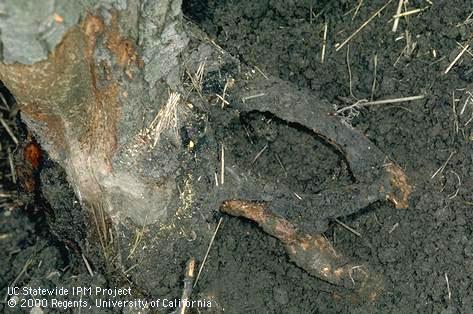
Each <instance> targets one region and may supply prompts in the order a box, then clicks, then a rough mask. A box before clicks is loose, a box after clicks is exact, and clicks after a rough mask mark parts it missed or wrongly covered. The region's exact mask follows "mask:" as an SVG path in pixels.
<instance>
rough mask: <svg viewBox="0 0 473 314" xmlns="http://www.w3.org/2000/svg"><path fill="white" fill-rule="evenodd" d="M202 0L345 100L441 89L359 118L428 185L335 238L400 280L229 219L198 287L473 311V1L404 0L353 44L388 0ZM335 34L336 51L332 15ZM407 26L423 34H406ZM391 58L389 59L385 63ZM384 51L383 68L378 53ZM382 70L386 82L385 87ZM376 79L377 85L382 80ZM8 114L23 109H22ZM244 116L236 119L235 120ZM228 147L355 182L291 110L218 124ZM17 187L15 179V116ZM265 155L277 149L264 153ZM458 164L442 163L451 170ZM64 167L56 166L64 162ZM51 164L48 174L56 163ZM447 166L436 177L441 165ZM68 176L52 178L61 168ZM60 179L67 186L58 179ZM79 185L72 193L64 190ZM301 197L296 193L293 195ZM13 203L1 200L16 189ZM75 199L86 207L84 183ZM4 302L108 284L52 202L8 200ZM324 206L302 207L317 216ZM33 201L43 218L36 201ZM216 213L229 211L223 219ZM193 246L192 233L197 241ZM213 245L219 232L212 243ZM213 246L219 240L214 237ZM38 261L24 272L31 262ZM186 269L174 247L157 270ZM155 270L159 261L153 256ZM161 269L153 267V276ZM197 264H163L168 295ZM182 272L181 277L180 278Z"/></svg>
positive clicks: (231, 31)
mask: <svg viewBox="0 0 473 314" xmlns="http://www.w3.org/2000/svg"><path fill="white" fill-rule="evenodd" d="M357 3H359V2H357V1H317V2H316V3H314V2H312V1H283V0H266V1H265V0H263V1H250V0H241V1H236V0H224V1H216V0H200V1H198V0H188V1H185V3H184V8H185V14H186V16H187V18H188V19H190V20H192V21H193V22H195V23H197V24H198V25H199V26H200V27H201V28H203V29H204V30H205V31H206V32H207V33H208V34H209V35H210V36H211V38H213V39H214V41H215V43H216V44H218V45H220V46H221V47H222V48H223V49H225V50H227V51H229V52H230V53H232V54H233V55H234V56H237V57H239V58H240V60H241V61H243V62H245V63H246V64H249V65H252V66H254V67H255V71H262V72H264V73H267V74H270V75H274V76H277V77H280V78H282V79H284V80H287V81H290V82H292V83H293V84H295V85H296V86H298V87H300V88H306V89H310V90H311V91H312V92H313V93H314V94H316V95H319V97H320V98H325V99H328V100H329V101H330V102H331V103H333V104H334V105H336V106H338V107H341V106H345V105H349V104H352V103H354V102H356V100H357V99H368V100H371V99H373V100H381V99H392V98H399V97H407V96H415V95H420V94H423V95H426V97H425V99H423V100H417V101H413V102H401V103H397V104H387V105H378V106H370V107H367V108H363V109H359V110H358V112H359V115H357V116H355V117H353V119H352V120H351V124H352V126H353V127H354V128H356V129H357V130H360V131H362V132H363V133H364V134H365V135H366V136H367V137H368V138H369V139H370V140H371V141H372V142H373V143H374V144H376V145H377V146H378V147H379V148H380V149H381V150H382V151H384V152H385V153H386V154H387V155H388V156H389V157H390V158H391V159H392V160H394V161H395V162H397V163H398V164H399V165H401V166H402V167H403V168H404V169H405V171H406V173H407V175H408V177H409V179H410V182H411V184H412V185H413V186H414V192H413V194H412V196H411V199H410V205H409V208H408V209H403V210H400V209H395V208H394V207H393V206H392V205H391V204H388V203H376V204H373V205H372V206H370V207H369V208H366V209H363V210H362V211H361V212H359V213H357V214H355V215H353V216H350V217H340V218H339V219H340V220H341V221H343V222H344V223H346V224H348V225H349V226H350V227H352V228H353V229H355V230H356V231H357V232H359V233H360V234H361V236H360V237H358V236H356V235H355V234H354V233H352V232H350V231H348V230H347V229H345V228H343V227H342V226H341V225H339V224H337V223H333V224H332V225H331V226H330V228H329V229H328V231H327V232H326V233H325V235H326V236H327V238H328V239H329V240H330V241H331V243H332V244H333V246H334V248H335V249H336V250H337V251H338V252H341V253H342V254H344V255H346V256H347V257H348V258H350V259H352V260H360V261H366V262H367V263H368V264H369V265H370V267H371V268H372V269H373V271H375V272H378V273H380V274H381V275H382V276H383V278H384V283H385V291H384V293H383V294H382V295H381V296H380V297H379V298H378V299H377V300H376V301H375V302H373V303H367V302H365V301H361V300H357V299H356V298H352V297H350V294H349V293H348V292H347V293H344V292H343V291H341V292H340V290H337V292H336V293H334V291H335V289H334V288H333V287H332V286H331V285H329V284H327V283H325V282H323V281H321V280H319V279H317V278H314V277H312V276H310V275H308V274H307V273H306V272H304V271H303V270H301V269H300V268H298V267H297V266H295V265H294V264H292V263H291V262H290V261H289V259H288V257H287V256H286V254H285V252H284V249H283V248H282V246H281V245H280V243H278V241H277V240H276V239H274V238H272V237H270V236H268V235H267V234H265V233H264V232H262V231H261V230H260V229H259V228H258V227H257V226H256V225H255V224H253V223H251V222H248V221H245V220H242V219H238V218H231V217H226V216H223V223H222V225H221V226H220V229H219V231H218V233H217V236H216V238H215V242H214V244H213V246H212V249H211V250H210V254H209V257H208V259H207V262H206V264H205V268H204V270H203V272H202V274H201V277H200V279H199V282H198V284H197V286H196V288H195V290H194V292H193V296H194V298H198V297H200V298H206V299H212V300H213V302H214V306H213V308H212V311H210V312H215V313H220V312H223V311H225V312H227V313H418V312H419V313H467V312H470V311H472V310H473V293H472V292H471V291H472V289H473V286H472V283H471V281H472V277H473V229H472V227H471V226H470V224H469V223H468V222H469V221H472V219H473V195H471V187H472V184H473V179H472V174H473V165H472V164H473V153H472V150H471V148H470V147H471V145H472V141H473V129H472V126H473V121H472V122H470V118H471V117H472V116H473V101H470V100H469V99H468V96H469V94H468V93H469V92H473V85H472V82H473V71H472V66H473V62H472V57H471V52H470V51H466V52H465V53H464V54H463V56H462V57H461V58H460V59H459V60H457V61H456V63H455V65H454V66H453V67H452V68H451V69H450V70H449V71H448V73H446V74H445V73H444V72H445V71H446V69H447V68H448V67H449V65H450V64H451V63H452V62H453V61H454V60H455V57H456V56H457V55H458V54H459V53H460V52H461V50H462V47H461V46H459V44H461V45H466V44H468V42H469V40H470V38H471V34H472V32H473V19H471V20H467V18H468V16H469V14H470V12H472V11H473V4H472V3H471V2H470V1H464V0H455V1H441V2H435V4H433V5H429V2H428V1H421V0H417V1H409V3H408V4H407V8H405V9H404V10H405V11H409V10H412V9H415V8H423V7H425V6H428V8H426V9H425V10H424V11H423V12H421V13H417V14H412V15H410V16H408V17H407V18H401V20H400V22H399V29H398V31H397V32H396V33H393V32H392V31H391V28H392V24H393V22H392V20H391V17H392V16H393V15H394V14H395V11H396V8H397V1H391V3H390V4H389V5H388V6H387V7H386V9H385V10H384V11H383V12H382V13H381V15H380V16H379V17H376V18H374V19H373V20H371V22H370V23H369V24H368V25H367V26H366V27H364V28H363V29H362V30H361V31H360V32H359V33H358V34H357V35H356V36H355V37H353V38H352V39H351V40H350V41H349V42H348V44H346V45H345V46H344V47H342V48H341V49H340V50H339V51H336V47H337V46H336V44H337V43H342V42H343V41H344V40H345V39H346V38H348V37H349V36H350V35H351V34H353V32H354V31H355V30H356V29H357V28H358V27H359V26H360V25H361V24H362V23H363V22H364V21H366V20H367V19H368V18H369V17H370V16H372V15H373V14H374V12H376V10H378V9H379V8H381V7H382V6H383V5H384V4H385V3H386V2H385V1H362V2H361V5H360V7H359V8H357ZM325 23H327V25H328V27H327V40H326V46H325V56H324V61H323V62H322V61H321V52H322V50H323V44H324V41H323V35H324V25H325ZM406 38H409V39H408V40H406ZM375 58H376V60H377V62H375V61H374V60H375ZM375 64H376V66H375ZM373 82H375V83H374V84H373ZM373 86H374V87H373ZM2 113H4V118H7V116H6V113H5V112H2ZM227 121H228V120H227ZM215 130H216V131H215V136H216V137H217V139H218V141H219V142H223V143H224V146H225V148H226V155H228V156H231V157H232V160H233V161H234V162H235V163H237V164H238V165H239V166H240V167H241V168H245V169H249V171H250V172H252V173H253V174H254V175H256V176H258V177H260V178H261V179H262V181H265V180H266V181H268V182H271V183H272V184H275V185H276V186H277V185H278V184H280V185H285V186H290V187H291V188H292V189H293V191H294V193H296V194H297V193H301V194H304V193H317V192H318V191H321V190H324V189H327V188H329V187H334V186H339V185H346V184H350V182H351V180H352V178H351V177H350V172H349V169H348V168H347V165H346V163H345V160H344V159H343V156H341V155H339V154H338V153H337V152H336V151H334V150H333V148H332V147H330V146H328V145H327V144H326V143H324V142H323V141H321V140H320V139H318V138H317V137H315V136H314V135H313V134H311V133H310V132H307V131H305V130H302V129H299V128H296V127H294V126H292V125H290V124H287V123H285V122H284V121H280V120H278V119H277V118H274V117H271V116H268V115H263V114H256V113H251V114H247V115H244V116H240V117H237V116H235V117H233V118H232V119H230V121H229V122H228V123H225V124H223V125H221V126H218V127H215ZM0 132H1V137H0V141H1V144H2V150H1V151H0V152H1V160H0V167H1V177H0V178H1V180H2V181H1V182H0V184H2V190H10V191H11V190H12V189H13V185H12V184H11V177H10V176H8V174H9V173H10V169H9V165H8V162H7V156H8V155H7V150H6V147H8V146H11V147H14V146H13V145H12V142H11V139H10V138H9V137H8V135H7V134H6V133H5V132H4V130H3V129H2V128H0ZM260 152H262V153H261V154H259V153H260ZM440 167H442V169H441V170H440V171H438V172H437V170H438V169H439V168H440ZM48 171H54V170H48ZM46 173H48V172H46ZM434 174H435V175H434ZM56 177H60V174H59V175H51V176H50V178H56ZM52 186H54V185H52ZM64 193H66V192H64ZM296 194H294V195H290V196H288V199H287V202H288V204H290V202H291V198H292V197H294V198H295V197H297V195H296ZM0 200H1V199H0ZM70 202H71V204H66V205H67V206H66V205H64V206H66V207H68V208H70V207H72V206H75V205H74V203H73V202H74V199H73V197H72V195H71V199H70ZM0 204H1V208H0V237H1V238H0V256H1V258H0V311H1V310H2V306H4V305H3V304H1V301H2V300H3V295H4V294H3V293H5V292H6V286H7V285H9V284H11V283H12V282H14V280H15V278H17V276H18V275H19V274H21V276H20V277H19V278H18V279H17V283H18V284H22V285H26V284H29V285H49V286H51V287H54V286H66V287H67V286H68V287H71V286H78V285H81V284H83V285H84V284H86V285H91V284H94V285H104V284H106V282H105V281H104V280H103V279H101V278H102V277H101V276H96V277H94V281H93V282H92V283H91V282H90V281H91V279H90V277H89V275H88V273H87V270H86V269H85V266H84V263H83V262H82V260H81V259H80V257H77V256H76V255H74V254H73V252H68V251H67V249H65V247H66V246H65V245H64V243H58V242H57V241H56V240H55V237H54V235H51V234H50V233H48V232H47V229H45V228H46V227H45V224H44V221H43V219H42V218H38V217H41V215H37V213H36V212H37V211H41V209H42V208H43V207H42V205H43V204H41V203H37V204H36V206H35V207H34V208H29V210H28V212H29V215H25V210H24V209H22V207H21V206H20V205H19V204H16V203H14V201H13V200H12V201H9V203H8V205H7V203H4V202H3V201H2V202H1V203H0ZM316 210H317V209H316V208H307V209H304V211H302V212H301V213H300V215H301V216H302V218H301V219H303V218H304V217H309V216H311V215H313V213H314V211H316ZM31 212H33V215H32V214H31ZM219 217H220V216H219V215H218V214H216V215H215V220H218V219H219ZM188 245H192V244H188ZM201 246H204V245H201ZM205 246H206V244H205ZM27 263H29V264H28V265H30V266H31V265H33V266H34V267H28V269H29V271H28V272H26V273H22V268H23V267H24V265H25V264H27ZM166 263H169V265H171V264H172V266H170V267H169V268H168V269H173V270H174V269H178V268H180V266H182V265H177V266H176V265H175V263H174V262H173V261H172V258H168V259H166V257H163V259H162V261H161V264H160V265H156V269H166ZM149 267H152V265H149ZM144 276H145V275H144ZM181 277H182V274H181V273H179V274H171V273H167V274H163V289H162V292H161V291H158V292H156V294H161V293H162V294H163V295H164V296H176V292H178V291H180V290H181V286H182V278H181ZM164 281H167V282H164Z"/></svg>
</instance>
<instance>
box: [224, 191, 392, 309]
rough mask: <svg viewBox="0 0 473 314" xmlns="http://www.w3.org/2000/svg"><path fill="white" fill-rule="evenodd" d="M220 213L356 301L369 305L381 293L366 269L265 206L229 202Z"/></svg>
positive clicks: (376, 277)
mask: <svg viewBox="0 0 473 314" xmlns="http://www.w3.org/2000/svg"><path fill="white" fill-rule="evenodd" d="M220 211H221V212H223V213H226V214H230V215H232V216H237V217H244V218H247V219H250V220H253V221H254V222H256V223H258V225H259V226H260V227H261V228H262V229H263V230H264V231H265V232H266V233H268V234H270V235H272V236H273V237H275V238H277V239H278V240H280V241H281V242H282V243H283V244H284V246H285V248H286V252H287V254H288V255H289V256H290V258H291V261H292V262H294V263H295V264H296V265H297V266H299V267H301V268H302V269H304V270H305V271H307V272H308V273H309V274H311V275H313V276H315V277H317V278H320V279H322V280H324V281H327V282H330V283H332V284H334V285H338V286H343V287H346V288H350V289H354V290H355V291H356V295H357V296H358V297H359V298H361V299H365V298H366V299H367V300H369V301H373V300H375V299H376V298H377V297H378V296H379V295H380V293H381V291H382V290H383V282H382V279H381V277H380V276H379V275H377V274H374V273H372V272H370V270H369V269H368V268H367V266H366V265H362V264H354V263H350V262H348V261H347V260H346V259H345V258H344V257H343V256H341V255H339V254H337V253H336V252H335V250H334V249H333V247H332V246H331V245H330V243H329V242H328V240H327V239H326V238H325V237H324V236H323V235H321V234H315V235H310V234H302V233H300V232H298V231H297V229H296V227H295V226H294V225H293V224H291V223H290V222H289V221H287V220H286V219H284V218H282V217H279V216H277V215H275V214H273V213H272V212H270V211H269V210H268V209H267V205H266V203H262V202H251V201H244V200H229V201H225V202H223V204H222V206H221V207H220Z"/></svg>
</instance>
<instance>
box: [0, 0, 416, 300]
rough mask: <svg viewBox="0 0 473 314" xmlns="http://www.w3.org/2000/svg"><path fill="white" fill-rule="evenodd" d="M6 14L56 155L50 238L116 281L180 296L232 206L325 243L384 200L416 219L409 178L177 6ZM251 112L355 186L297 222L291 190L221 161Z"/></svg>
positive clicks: (9, 5) (48, 8)
mask: <svg viewBox="0 0 473 314" xmlns="http://www.w3.org/2000/svg"><path fill="white" fill-rule="evenodd" d="M52 3H53V4H52ZM3 11H4V12H5V16H4V17H3V18H2V20H1V25H0V27H1V40H2V45H3V63H2V64H1V65H0V80H1V81H2V82H3V83H4V84H5V85H6V86H7V87H8V89H9V90H10V91H11V93H12V94H13V95H14V96H15V97H16V100H17V102H18V103H19V105H20V109H21V117H22V119H23V121H24V122H25V124H26V125H27V127H28V129H29V130H30V131H31V132H32V133H33V134H34V137H35V138H36V140H37V141H38V142H39V144H40V145H41V147H42V149H43V150H44V151H45V152H46V153H47V154H48V160H50V161H45V162H43V166H42V167H43V168H42V170H41V176H40V178H41V189H42V195H43V197H44V198H45V199H46V200H47V201H48V203H49V204H50V205H51V208H52V213H51V214H50V218H49V220H50V225H51V229H52V231H53V232H55V233H56V234H57V235H58V237H59V238H60V239H61V240H63V241H64V242H65V243H66V244H67V245H68V246H70V247H71V248H73V249H74V250H75V251H76V252H77V253H78V254H80V255H82V256H83V257H84V258H85V259H86V260H87V261H88V262H89V263H90V264H91V265H92V266H91V267H92V268H93V270H94V271H100V272H104V273H106V274H107V278H108V279H109V280H112V281H114V282H117V283H121V282H131V283H133V285H134V287H135V288H136V291H140V293H142V294H145V295H149V296H154V295H159V296H163V295H173V296H176V293H177V292H176V289H179V286H180V285H179V283H176V280H175V276H178V277H179V276H180V274H183V273H184V268H185V262H186V261H187V260H188V259H189V258H190V257H195V258H196V259H197V261H198V262H202V260H203V257H204V254H205V252H206V249H207V246H208V244H209V242H210V239H211V236H212V233H213V230H214V228H215V226H216V224H217V221H216V219H215V217H214V215H215V213H216V211H217V210H218V208H219V206H220V204H221V203H222V201H224V200H227V199H233V198H241V199H250V200H260V201H271V204H272V210H273V211H274V212H275V213H276V214H278V215H280V216H284V217H286V218H289V219H291V220H292V221H293V222H295V224H296V226H297V227H298V228H299V229H300V230H303V231H304V232H309V233H316V234H318V233H320V232H323V231H324V230H325V229H326V226H327V222H328V220H329V219H331V218H334V217H338V216H343V215H348V214H350V213H352V212H354V211H356V210H358V209H360V208H363V207H366V206H367V205H369V204H370V203H372V202H375V201H378V200H385V199H388V200H390V201H392V202H393V204H394V205H395V206H396V207H399V208H403V207H406V206H407V202H408V196H409V193H410V186H409V185H408V183H407V180H406V178H405V175H404V173H403V172H402V170H401V169H400V168H399V167H398V166H397V165H395V164H394V163H392V162H390V161H389V159H388V158H387V157H386V156H385V155H384V154H383V153H382V152H381V151H380V150H379V149H377V148H376V147H375V145H373V144H372V143H370V142H369V141H368V140H367V139H366V138H365V137H364V136H363V135H362V134H360V133H358V132H357V131H356V130H354V129H353V128H351V127H350V126H349V125H347V124H346V121H345V120H344V119H343V117H341V116H338V115H335V114H330V112H331V110H332V109H331V106H330V104H328V103H327V102H325V101H323V100H320V99H318V98H317V97H316V96H314V95H312V94H310V93H309V92H307V91H300V90H297V89H295V88H293V87H292V86H291V85H290V84H288V83H286V82H282V81H280V80H278V79H277V78H273V77H265V76H263V75H260V74H259V73H257V72H254V71H253V70H252V69H251V68H249V67H247V66H246V65H243V64H240V63H239V61H238V60H236V59H235V58H233V57H232V56H230V55H228V54H227V53H226V52H224V51H223V50H222V49H221V48H219V47H218V46H217V45H216V44H215V43H214V42H212V41H211V40H209V39H208V38H207V37H206V36H205V34H203V33H201V32H200V31H199V30H198V29H197V28H196V27H195V25H192V24H191V23H188V22H185V21H184V20H183V18H182V13H181V1H179V0H161V1H157V2H155V1H147V0H141V1H140V0H129V1H121V0H116V1H85V0H84V1H66V0H63V1H55V2H51V1H46V0H44V1H34V2H30V1H13V0H12V1H7V2H6V3H5V7H4V8H3ZM252 111H258V112H265V113H269V114H272V115H274V116H275V117H278V118H280V119H282V120H284V121H286V122H287V123H290V124H291V126H293V127H296V126H297V127H302V128H305V129H307V130H308V131H309V132H313V133H314V134H317V135H320V136H322V137H323V138H324V139H325V140H326V141H327V142H328V143H330V144H332V145H334V146H335V148H336V149H337V150H338V151H339V153H340V154H342V155H343V156H344V157H345V158H346V161H347V163H348V165H349V167H350V170H351V173H352V175H353V177H354V184H353V185H350V186H347V187H341V188H336V189H331V190H327V191H323V192H322V193H320V194H318V195H315V196H314V195H304V196H303V197H301V201H300V202H299V204H298V205H300V206H314V204H315V205H317V206H316V207H317V208H319V209H318V211H317V212H316V213H314V216H313V217H303V218H297V217H299V215H298V214H297V212H294V211H290V210H289V209H287V208H286V207H285V205H284V204H285V203H284V201H283V199H284V198H285V195H287V194H288V193H290V192H291V191H290V188H288V187H276V186H274V185H273V184H271V183H268V182H262V181H261V180H259V179H258V178H257V177H256V176H249V175H247V173H246V172H245V170H244V169H242V167H238V165H237V163H236V162H235V161H234V160H232V156H226V155H225V154H224V151H225V139H224V138H222V137H221V136H220V135H219V128H221V127H222V126H225V125H227V124H228V123H229V121H230V120H231V119H234V118H235V117H237V116H238V115H239V114H240V113H242V112H252ZM66 181H67V182H68V183H69V184H70V187H71V188H72V189H73V191H74V193H71V191H70V190H68V189H67V184H66ZM259 191H263V192H259ZM267 191H270V192H267ZM65 197H67V198H69V199H71V201H64V198H65ZM74 197H75V198H76V199H77V202H78V203H77V204H76V203H74V201H73V200H72V199H73V198H74ZM298 219H299V220H298ZM350 275H351V274H350Z"/></svg>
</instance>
